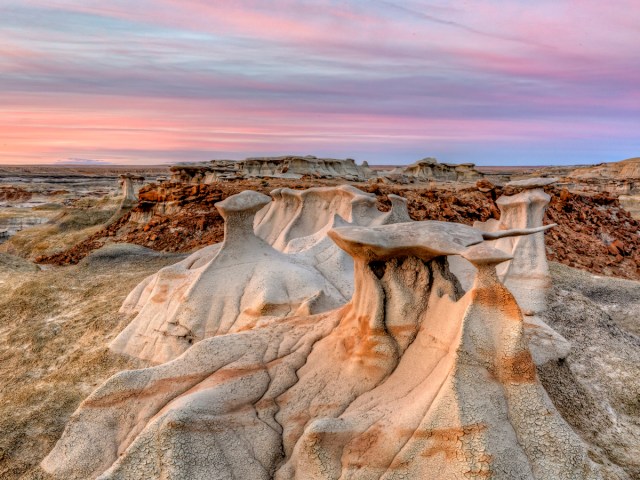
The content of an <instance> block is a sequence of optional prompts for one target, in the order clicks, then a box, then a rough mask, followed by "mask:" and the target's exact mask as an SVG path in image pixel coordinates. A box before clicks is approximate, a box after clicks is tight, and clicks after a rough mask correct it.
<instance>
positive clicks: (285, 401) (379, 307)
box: [42, 189, 600, 480]
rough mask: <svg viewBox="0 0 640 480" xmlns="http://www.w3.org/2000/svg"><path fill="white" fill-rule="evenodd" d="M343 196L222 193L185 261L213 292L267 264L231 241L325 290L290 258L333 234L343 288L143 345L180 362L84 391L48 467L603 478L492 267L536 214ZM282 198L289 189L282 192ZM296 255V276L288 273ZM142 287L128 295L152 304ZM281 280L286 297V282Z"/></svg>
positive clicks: (163, 472)
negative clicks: (286, 309)
mask: <svg viewBox="0 0 640 480" xmlns="http://www.w3.org/2000/svg"><path fill="white" fill-rule="evenodd" d="M343 194H344V195H343V198H345V199H350V200H349V201H347V202H346V203H345V202H338V203H337V204H336V203H334V204H333V212H334V213H333V215H331V212H324V213H322V214H321V215H320V212H323V211H324V210H325V209H326V208H327V202H326V201H327V198H328V197H327V195H326V192H325V191H317V192H296V193H295V194H294V193H291V192H287V191H284V192H282V191H281V192H279V193H276V194H275V195H274V197H275V198H276V200H275V201H274V202H271V203H269V200H268V197H265V196H263V195H261V194H257V193H249V192H244V193H242V194H239V195H236V196H235V197H230V198H229V199H227V200H225V201H224V202H221V203H220V204H219V205H218V208H219V209H220V211H221V212H222V213H223V215H224V217H225V221H226V222H227V228H226V230H225V234H226V237H225V241H224V243H223V244H222V245H221V246H215V247H209V248H208V250H207V253H206V255H204V254H201V256H200V257H194V258H191V260H190V261H189V262H191V263H190V265H187V264H183V266H182V267H181V268H182V270H188V267H189V266H194V267H196V268H201V269H202V268H204V269H207V268H209V271H211V272H213V271H216V270H217V271H219V272H221V273H220V274H216V275H211V276H210V277H209V280H207V284H208V285H209V287H208V288H207V289H204V290H203V292H209V293H211V292H214V295H213V298H214V303H215V302H216V301H217V300H215V297H216V294H215V292H216V288H217V287H216V285H218V284H225V286H226V287H227V290H226V291H227V292H228V298H227V299H226V300H225V302H228V305H238V304H240V305H242V304H243V302H245V301H247V300H248V298H249V296H255V294H252V295H248V294H246V293H245V292H246V291H247V288H246V282H244V281H242V280H240V281H237V282H236V281H235V280H234V281H233V282H235V283H231V284H229V281H230V279H231V277H230V274H231V272H243V271H244V269H246V268H248V267H247V266H246V265H248V264H251V265H258V264H259V263H260V260H259V259H251V258H249V259H247V258H246V255H247V253H245V252H244V249H243V247H242V245H243V244H249V243H251V244H252V245H253V244H254V243H255V244H259V245H260V248H259V249H258V252H259V253H260V254H259V255H258V257H261V256H263V257H265V258H266V257H269V256H274V258H277V261H276V262H275V263H273V265H275V267H274V270H272V271H271V272H264V273H262V274H259V275H257V278H258V279H264V280H265V281H268V282H275V283H278V282H289V281H291V282H294V283H295V284H296V285H298V286H299V289H296V291H297V292H304V291H305V289H307V290H308V291H309V296H310V297H313V298H319V297H318V296H315V297H314V295H313V292H315V291H317V290H318V289H319V288H320V289H325V290H323V291H325V292H328V288H329V287H328V284H331V283H332V282H331V281H329V282H328V284H324V286H321V285H320V284H314V280H313V279H318V278H319V277H316V276H315V275H313V274H312V273H310V272H311V270H309V268H310V267H309V265H312V262H311V263H305V262H304V261H302V260H301V259H302V258H304V252H307V254H309V255H310V254H311V252H313V256H314V257H315V258H316V262H318V261H319V260H321V259H322V258H324V256H326V255H328V256H331V255H335V252H334V253H331V254H330V255H329V254H328V253H327V252H329V251H330V249H329V250H328V248H329V247H328V246H327V242H332V241H333V242H335V243H332V244H333V245H334V246H335V248H337V249H339V250H340V251H342V252H344V254H345V255H347V256H348V257H349V258H350V259H351V265H352V270H351V272H352V273H351V275H352V280H351V281H352V285H353V287H352V288H353V294H352V295H349V298H350V300H348V301H346V303H345V304H344V305H342V306H340V307H337V308H333V309H331V308H330V306H329V305H327V306H326V307H325V308H322V309H321V310H323V311H322V312H321V313H316V314H313V312H312V311H311V310H312V309H310V308H307V309H304V308H300V307H298V309H296V311H293V312H292V313H291V314H290V315H284V316H283V315H279V316H278V315H270V314H269V313H266V314H264V312H265V310H264V309H263V308H262V307H258V306H255V305H252V306H251V308H252V310H254V311H255V313H254V314H253V317H252V319H251V321H250V322H246V321H242V322H240V324H238V326H237V328H234V327H231V328H226V329H223V330H220V331H215V330H214V329H209V332H211V333H212V334H211V335H206V334H205V335H202V336H201V337H199V338H198V339H199V341H197V342H196V341H194V342H193V344H192V345H190V346H188V347H187V348H183V347H182V346H181V347H180V348H178V349H174V350H172V351H171V349H169V350H170V352H169V354H168V355H164V354H163V353H160V355H159V356H155V354H154V355H151V356H150V358H151V359H152V360H154V361H156V362H162V361H164V360H165V359H169V358H174V359H173V360H171V361H168V362H166V363H161V364H159V365H157V366H151V367H149V368H144V369H141V370H133V371H125V372H121V373H119V374H117V375H115V376H113V377H112V378H111V379H109V380H107V381H106V382H105V383H104V384H103V385H102V386H100V387H99V388H98V389H97V390H96V391H95V392H93V393H92V394H91V395H90V396H89V397H88V398H87V399H86V400H85V401H84V402H83V403H82V404H81V405H80V407H79V408H78V410H77V411H76V413H75V414H74V415H73V416H72V418H71V420H70V421H69V423H68V425H67V428H66V430H65V432H64V434H63V435H62V438H61V439H60V440H59V441H58V443H57V445H56V446H55V448H54V449H53V451H52V452H51V453H50V454H49V455H48V457H47V458H46V459H45V460H44V461H43V463H42V466H43V468H44V469H45V470H46V471H48V472H49V473H50V474H52V475H53V477H54V478H65V479H80V478H82V479H86V478H100V479H102V480H106V479H125V478H126V479H135V478H141V479H142V478H144V479H230V478H252V479H270V478H276V479H279V480H285V479H327V480H328V479H340V478H353V479H400V478H441V479H449V478H477V479H480V478H496V479H510V480H511V479H561V480H565V479H566V480H568V479H578V478H579V479H597V478H600V475H599V472H598V470H597V468H596V467H595V466H594V464H593V463H592V462H591V460H590V459H589V457H588V456H587V450H586V447H585V445H584V444H583V442H582V440H581V439H580V438H579V437H578V436H577V435H576V434H575V433H574V432H573V431H572V430H571V428H570V427H569V426H568V425H567V424H566V423H565V421H564V420H563V419H562V417H561V416H560V415H559V414H558V412H557V411H556V409H555V407H554V405H553V404H552V402H551V401H550V399H549V398H548V396H547V393H546V392H545V390H544V388H543V387H542V386H541V384H540V382H539V381H538V378H537V374H536V369H535V365H534V362H533V358H532V355H531V352H530V351H529V348H528V346H527V342H526V339H525V324H524V321H523V315H522V311H521V308H520V307H519V306H518V303H517V301H516V298H515V297H514V296H513V295H512V293H511V292H510V291H509V290H508V289H507V288H506V287H505V286H504V285H503V284H502V283H501V281H500V275H499V274H498V272H497V271H496V267H497V266H500V265H502V264H504V263H505V262H512V264H513V262H515V261H516V259H517V258H518V255H519V253H520V252H519V250H518V249H519V248H521V247H518V246H516V247H515V251H510V252H507V251H503V250H500V249H498V248H496V246H492V245H491V243H493V242H499V241H502V240H505V239H510V238H511V237H512V236H513V235H521V237H520V238H521V239H526V238H528V237H527V236H526V235H528V234H531V235H538V234H539V232H540V230H541V229H540V226H538V228H529V225H515V227H517V228H515V229H514V230H507V231H504V230H503V231H500V232H490V231H483V230H480V229H478V228H474V227H470V226H465V225H460V224H455V223H445V222H434V221H422V222H406V221H404V222H401V223H389V221H390V220H391V219H392V217H393V218H395V219H396V220H397V219H399V218H401V217H402V214H401V213H396V215H395V216H394V215H392V213H387V214H384V213H382V212H377V210H376V211H373V210H371V209H369V208H364V209H363V208H361V207H364V206H366V205H369V203H370V202H369V200H368V198H369V197H368V196H366V195H364V196H362V197H358V196H357V195H355V193H354V192H350V191H349V190H348V189H347V190H345V191H344V192H343ZM279 196H285V197H287V196H290V197H291V198H297V199H298V200H299V203H298V205H297V206H292V204H291V202H289V201H287V202H285V203H283V204H280V203H279V202H280V201H281V200H277V199H278V198H280V197H279ZM312 199H313V200H315V201H313V200H312ZM293 203H294V205H295V203H296V202H293ZM283 205H288V206H289V207H290V209H289V210H287V209H285V208H282V206H283ZM329 205H331V202H329ZM355 206H358V207H359V208H355ZM261 208H262V209H265V210H264V212H263V213H261V210H260V209H261ZM273 208H278V211H272V209H273ZM301 209H307V212H306V213H307V216H306V217H305V219H306V220H307V221H309V220H312V219H313V218H312V217H309V216H308V214H310V213H311V212H313V211H314V210H315V211H317V212H318V215H320V216H317V217H316V219H320V218H325V220H322V221H318V222H315V221H314V222H313V223H312V224H309V223H305V221H303V219H302V218H300V217H298V216H297V215H296V213H299V212H300V211H301ZM338 212H341V213H342V215H341V216H338ZM357 212H359V213H357ZM362 212H369V213H368V214H366V215H364V214H363V213H362ZM322 215H324V217H322ZM331 217H333V219H332V220H331V226H330V225H329V223H327V222H328V220H327V219H329V218H331ZM346 217H348V218H346ZM254 218H255V220H254ZM365 219H366V221H365ZM358 222H359V223H358ZM252 223H253V228H251V226H252ZM365 223H366V224H365ZM269 225H271V228H269ZM276 225H277V228H276ZM485 230H486V229H485ZM256 232H259V233H258V234H257V233H256ZM278 232H280V233H278ZM283 232H289V233H288V235H289V236H287V235H284V236H283ZM293 232H297V233H293ZM303 233H306V234H307V235H303ZM522 235H524V236H522ZM534 244H535V242H534ZM514 245H521V244H519V243H514ZM319 246H320V247H319ZM316 249H317V250H316ZM456 257H460V258H464V259H465V261H467V262H469V263H470V264H471V265H473V267H474V268H475V273H474V277H473V279H472V283H471V285H470V286H468V289H467V291H466V292H465V291H464V290H463V289H462V287H461V285H460V282H459V281H458V279H457V278H456V276H454V275H453V274H452V273H451V271H450V270H449V266H448V259H450V258H456ZM206 258H209V259H208V260H207V259H206ZM284 258H288V259H290V260H288V261H286V260H284ZM252 262H253V263H252ZM288 262H292V264H291V265H290V264H289V263H288ZM296 262H299V263H296ZM187 263H188V262H187ZM214 265H216V267H215V268H214ZM278 265H282V267H278ZM317 265H319V263H316V267H315V268H317ZM335 265H339V264H334V266H335ZM289 268H291V269H292V270H291V272H293V271H296V269H299V270H298V271H300V272H304V273H301V274H300V275H298V276H297V277H296V274H290V273H289V272H288V271H287V269H289ZM278 269H280V270H278ZM250 270H251V271H252V272H258V270H256V269H255V268H254V267H251V268H250ZM203 273H204V270H202V271H201V272H199V273H198V274H197V275H198V276H199V277H200V278H203V277H204V276H203V275H202V274H203ZM176 275H177V276H178V277H180V275H184V271H182V272H181V273H178V274H176ZM234 275H235V273H234ZM242 275H244V274H242ZM242 275H239V276H238V278H240V277H242ZM281 277H289V278H288V279H284V278H281ZM163 281H166V279H165V280H162V279H161V277H157V278H155V279H152V280H150V282H159V283H162V282H163ZM181 282H182V283H181ZM198 284H199V282H195V283H189V282H185V281H184V278H183V279H182V280H180V281H179V282H177V283H176V284H175V285H182V286H177V287H174V291H173V292H171V291H169V289H168V288H167V289H166V290H165V292H164V293H165V296H164V297H162V296H160V297H159V298H158V299H157V301H158V303H159V304H164V302H166V298H169V297H170V298H172V301H173V302H174V303H175V306H176V307H179V303H180V302H182V301H186V302H188V301H189V298H191V297H190V295H192V293H191V292H195V291H196V290H197V289H196V287H195V286H196V285H198ZM149 285H150V283H147V284H146V286H143V287H142V290H144V291H146V293H144V292H142V293H141V292H140V291H138V292H137V293H136V295H135V296H136V297H137V301H136V300H131V299H130V300H129V302H130V303H129V307H128V308H133V305H136V304H139V303H140V302H142V303H143V304H145V305H147V302H150V301H152V297H150V296H149V295H150V294H151V293H150V291H153V288H151V289H149V288H148V287H149ZM235 285H238V288H236V286H235ZM279 285H280V286H279V287H278V288H276V289H275V290H276V291H279V292H280V295H282V294H283V292H292V291H294V289H293V288H291V287H288V286H286V285H285V284H284V283H280V284H279ZM336 289H337V287H336ZM178 290H180V293H179V294H178V293H177V291H178ZM220 292H222V290H220ZM157 294H158V292H156V293H154V295H157ZM303 296H307V294H305V295H303ZM328 296H329V297H330V294H329V295H328ZM143 297H145V298H146V300H144V301H143ZM310 297H309V298H310ZM207 298H208V297H207V296H206V295H203V296H202V297H201V301H200V302H194V303H191V304H190V306H189V309H188V311H190V312H191V315H195V316H196V317H197V318H202V319H203V320H204V323H203V324H205V325H207V324H208V323H207V322H211V321H213V322H214V323H215V324H216V325H219V324H220V322H221V319H223V318H225V317H223V316H221V315H223V314H224V312H225V311H226V310H228V309H227V308H226V307H225V308H222V309H220V308H216V309H215V310H213V311H211V310H208V308H209V306H207V307H206V308H205V310H206V311H207V312H208V313H207V314H206V315H204V317H203V316H202V315H201V314H200V312H199V309H201V308H202V307H203V306H204V304H203V303H202V301H204V300H206V299H207ZM299 300H300V299H295V301H294V302H291V297H289V299H288V300H287V299H284V301H283V302H282V303H280V304H283V303H284V304H287V303H288V302H289V303H296V304H297V302H298V301H299ZM314 301H315V300H314ZM267 303H268V304H270V305H273V304H274V302H273V301H271V302H267ZM267 303H265V304H264V305H266V304H267ZM276 303H277V302H276ZM302 303H304V301H303V302H302ZM225 304H226V303H225ZM308 304H310V305H311V304H313V301H311V302H308ZM169 305H171V304H169ZM209 305H211V304H209ZM264 305H263V306H264ZM236 308H237V307H236ZM143 309H144V307H143ZM186 311H187V310H185V312H186ZM266 311H267V312H269V310H268V309H267V310H266ZM141 313H142V311H141ZM234 317H235V321H236V322H237V321H238V319H237V313H232V314H231V315H230V316H229V317H228V318H234ZM163 318H164V319H165V320H164V321H165V323H166V324H168V325H173V326H174V327H176V328H178V327H179V322H175V321H172V320H171V319H167V317H163ZM191 318H192V317H190V316H186V315H185V316H184V317H181V319H180V321H181V322H182V321H188V320H190V319H191ZM152 321H153V315H152V316H142V317H140V316H139V317H138V319H136V320H134V323H136V322H137V323H138V324H139V325H143V324H144V323H145V322H147V323H148V322H152ZM134 323H132V325H134ZM231 324H233V322H231ZM156 328H157V327H156ZM207 328H209V327H207V326H205V327H204V331H205V332H206V331H207ZM153 330H154V328H149V329H148V331H153ZM129 338H133V336H132V335H130V336H129ZM158 338H159V337H158ZM116 343H117V342H116ZM155 345H160V343H158V341H156V343H155ZM139 352H144V348H143V349H142V350H139ZM157 352H162V349H159V350H157Z"/></svg>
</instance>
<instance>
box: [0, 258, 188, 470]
mask: <svg viewBox="0 0 640 480" xmlns="http://www.w3.org/2000/svg"><path fill="white" fill-rule="evenodd" d="M88 260H89V259H88ZM175 261H176V259H175V258H171V259H168V258H160V259H158V258H138V259H137V260H131V259H126V258H124V259H120V260H118V259H116V260H113V259H112V260H110V261H109V262H102V263H100V262H98V263H96V262H94V263H90V262H84V263H83V264H80V265H76V266H72V267H49V269H47V270H38V269H37V268H36V267H34V266H33V265H32V264H29V263H27V262H25V261H23V260H21V259H17V258H14V257H8V256H6V255H0V432H2V435H0V478H1V479H13V478H20V477H21V476H22V475H23V474H25V473H26V472H28V471H29V470H30V469H32V468H33V467H34V466H36V465H37V464H38V463H39V461H40V460H41V459H42V458H43V457H44V456H45V455H46V454H47V453H48V451H49V450H50V449H51V448H52V447H53V445H54V443H55V442H56V440H57V439H58V437H59V436H60V434H61V433H62V430H63V428H64V426H65V424H66V422H67V420H68V418H69V416H70V415H71V413H73V411H74V410H75V409H76V407H77V406H78V404H79V403H80V401H81V400H83V399H84V398H85V397H86V396H87V395H88V394H89V393H91V391H92V390H94V389H95V388H96V387H97V386H98V385H99V384H100V383H102V382H103V381H104V380H105V379H106V378H108V377H109V376H110V375H112V374H114V373H115V372H117V371H120V370H123V369H128V368H136V367H139V366H142V365H141V364H140V362H137V361H133V360H129V359H126V358H123V357H121V356H116V355H114V354H112V353H111V352H110V351H109V350H107V348H106V345H107V343H108V342H109V341H110V339H111V338H113V337H114V336H115V335H116V334H117V333H118V332H119V331H120V330H121V329H122V328H123V326H124V323H123V322H125V323H126V321H128V319H126V318H122V316H121V315H119V314H118V313H117V312H118V308H119V306H120V304H121V303H122V301H123V300H124V298H125V297H126V295H127V294H128V293H129V291H130V290H131V289H133V287H134V286H135V285H136V284H137V283H138V282H139V281H141V280H142V279H143V278H144V277H146V276H147V275H149V274H151V273H153V272H155V271H157V270H158V269H159V268H161V267H162V266H164V265H166V264H169V263H173V262H175ZM34 269H35V270H34ZM37 477H38V475H37V474H36V475H35V476H34V477H33V478H37Z"/></svg>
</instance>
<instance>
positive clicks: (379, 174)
mask: <svg viewBox="0 0 640 480" xmlns="http://www.w3.org/2000/svg"><path fill="white" fill-rule="evenodd" d="M171 172H172V176H171V181H172V182H174V183H192V184H201V183H204V184H209V183H214V182H218V181H224V180H235V179H242V178H269V177H271V178H290V179H300V178H302V177H303V176H305V175H306V176H311V177H314V178H339V179H343V180H347V181H360V182H363V181H380V182H383V183H386V182H391V183H393V182H397V183H411V182H415V181H431V180H436V181H454V182H475V181H476V180H479V179H481V178H483V174H482V173H481V172H479V171H478V170H476V169H475V165H474V164H473V163H462V164H450V163H439V162H438V161H437V160H436V159H435V158H424V159H422V160H419V161H418V162H415V163H413V164H411V165H409V166H406V167H397V168H392V169H389V170H381V169H378V170H373V169H372V168H371V167H370V166H369V164H368V163H367V162H366V161H364V162H362V164H361V165H358V164H357V163H356V162H355V160H353V159H352V158H346V159H337V158H318V157H315V156H313V155H307V156H298V155H285V156H280V157H249V158H246V159H245V160H239V161H234V160H212V161H210V162H207V163H199V164H192V165H188V164H179V165H174V166H172V167H171Z"/></svg>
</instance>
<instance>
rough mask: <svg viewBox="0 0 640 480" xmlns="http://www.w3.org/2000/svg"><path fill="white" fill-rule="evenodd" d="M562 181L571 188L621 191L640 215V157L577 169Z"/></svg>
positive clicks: (624, 201)
mask: <svg viewBox="0 0 640 480" xmlns="http://www.w3.org/2000/svg"><path fill="white" fill-rule="evenodd" d="M562 185H563V186H564V187H566V188H567V189H569V190H570V191H579V192H593V193H605V192H606V193H609V194H613V195H618V196H619V199H620V203H621V204H622V205H623V206H624V208H625V209H626V210H628V211H629V212H630V213H631V214H632V215H633V216H634V218H636V219H640V158H629V159H627V160H623V161H621V162H612V163H601V164H599V165H593V166H583V167H579V168H576V169H573V170H571V171H570V172H568V173H567V174H566V176H565V177H564V178H563V180H562Z"/></svg>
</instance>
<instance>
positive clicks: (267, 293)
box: [111, 186, 409, 363]
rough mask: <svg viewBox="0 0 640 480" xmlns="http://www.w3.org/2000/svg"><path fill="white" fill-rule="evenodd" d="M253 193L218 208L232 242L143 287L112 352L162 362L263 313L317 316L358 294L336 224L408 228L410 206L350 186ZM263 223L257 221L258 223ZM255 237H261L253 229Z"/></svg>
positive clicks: (130, 302)
mask: <svg viewBox="0 0 640 480" xmlns="http://www.w3.org/2000/svg"><path fill="white" fill-rule="evenodd" d="M271 195H272V197H273V201H271V199H270V198H269V197H268V196H266V195H262V194H260V193H257V192H253V191H245V192H242V193H240V194H238V195H234V196H233V197H230V198H228V199H226V200H224V201H222V202H218V203H216V207H217V208H218V210H219V211H220V213H221V214H222V216H223V217H224V219H225V240H224V242H223V243H222V244H221V245H213V246H211V247H206V248H204V249H201V250H199V251H198V252H196V253H194V254H193V255H191V256H190V257H188V258H187V259H185V260H184V261H182V262H179V263H177V264H175V265H172V266H170V267H166V268H165V269H163V270H161V271H160V272H158V274H156V275H154V276H152V277H149V278H148V279H146V280H145V281H144V282H142V283H141V284H140V285H139V286H138V287H137V288H136V289H135V290H134V291H133V292H132V293H131V294H130V295H129V297H128V298H127V300H126V301H125V304H124V305H123V308H122V311H123V312H125V313H132V312H139V313H138V315H137V317H136V318H135V319H134V320H133V321H132V322H131V323H130V324H129V326H128V327H127V328H126V329H125V330H124V331H123V332H122V333H121V334H120V335H119V336H118V337H117V338H116V339H115V340H114V342H113V343H112V345H111V348H112V350H114V351H116V352H118V353H124V354H127V355H131V356H135V357H138V358H142V359H145V360H150V361H153V362H155V363H162V362H166V361H168V360H171V359H173V358H176V357H177V356H179V355H180V354H181V353H182V352H184V351H185V350H186V349H188V348H189V347H190V346H191V345H192V344H193V343H196V342H198V341H200V340H202V339H204V338H207V337H210V336H213V335H220V334H224V333H229V332H234V331H239V330H243V329H247V328H250V327H251V326H253V324H254V323H255V322H256V321H257V319H259V318H261V317H265V316H272V317H284V316H290V315H302V314H307V315H308V314H312V313H319V312H324V311H327V310H330V309H332V308H335V307H338V306H340V305H343V304H344V303H346V302H347V301H348V299H349V298H350V297H351V295H352V293H353V283H352V277H353V262H352V261H351V258H350V257H349V256H348V255H347V254H346V253H345V252H343V251H342V250H340V249H339V248H338V247H337V246H336V245H335V244H334V243H333V242H332V241H331V240H330V239H329V238H328V237H327V231H328V230H329V229H330V228H332V227H334V226H337V225H347V224H353V225H381V224H386V223H397V222H403V221H408V220H409V216H408V214H407V211H406V201H405V200H404V199H402V198H401V197H396V196H392V201H393V202H394V206H393V208H392V209H391V211H390V212H387V213H384V212H380V211H378V210H377V209H376V200H375V196H374V195H371V194H367V193H364V192H362V191H360V190H358V189H356V188H354V187H351V186H342V187H333V188H312V189H308V190H303V191H299V190H290V189H286V188H285V189H277V190H274V191H273V192H271ZM254 219H255V221H254ZM254 231H255V232H254Z"/></svg>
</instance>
